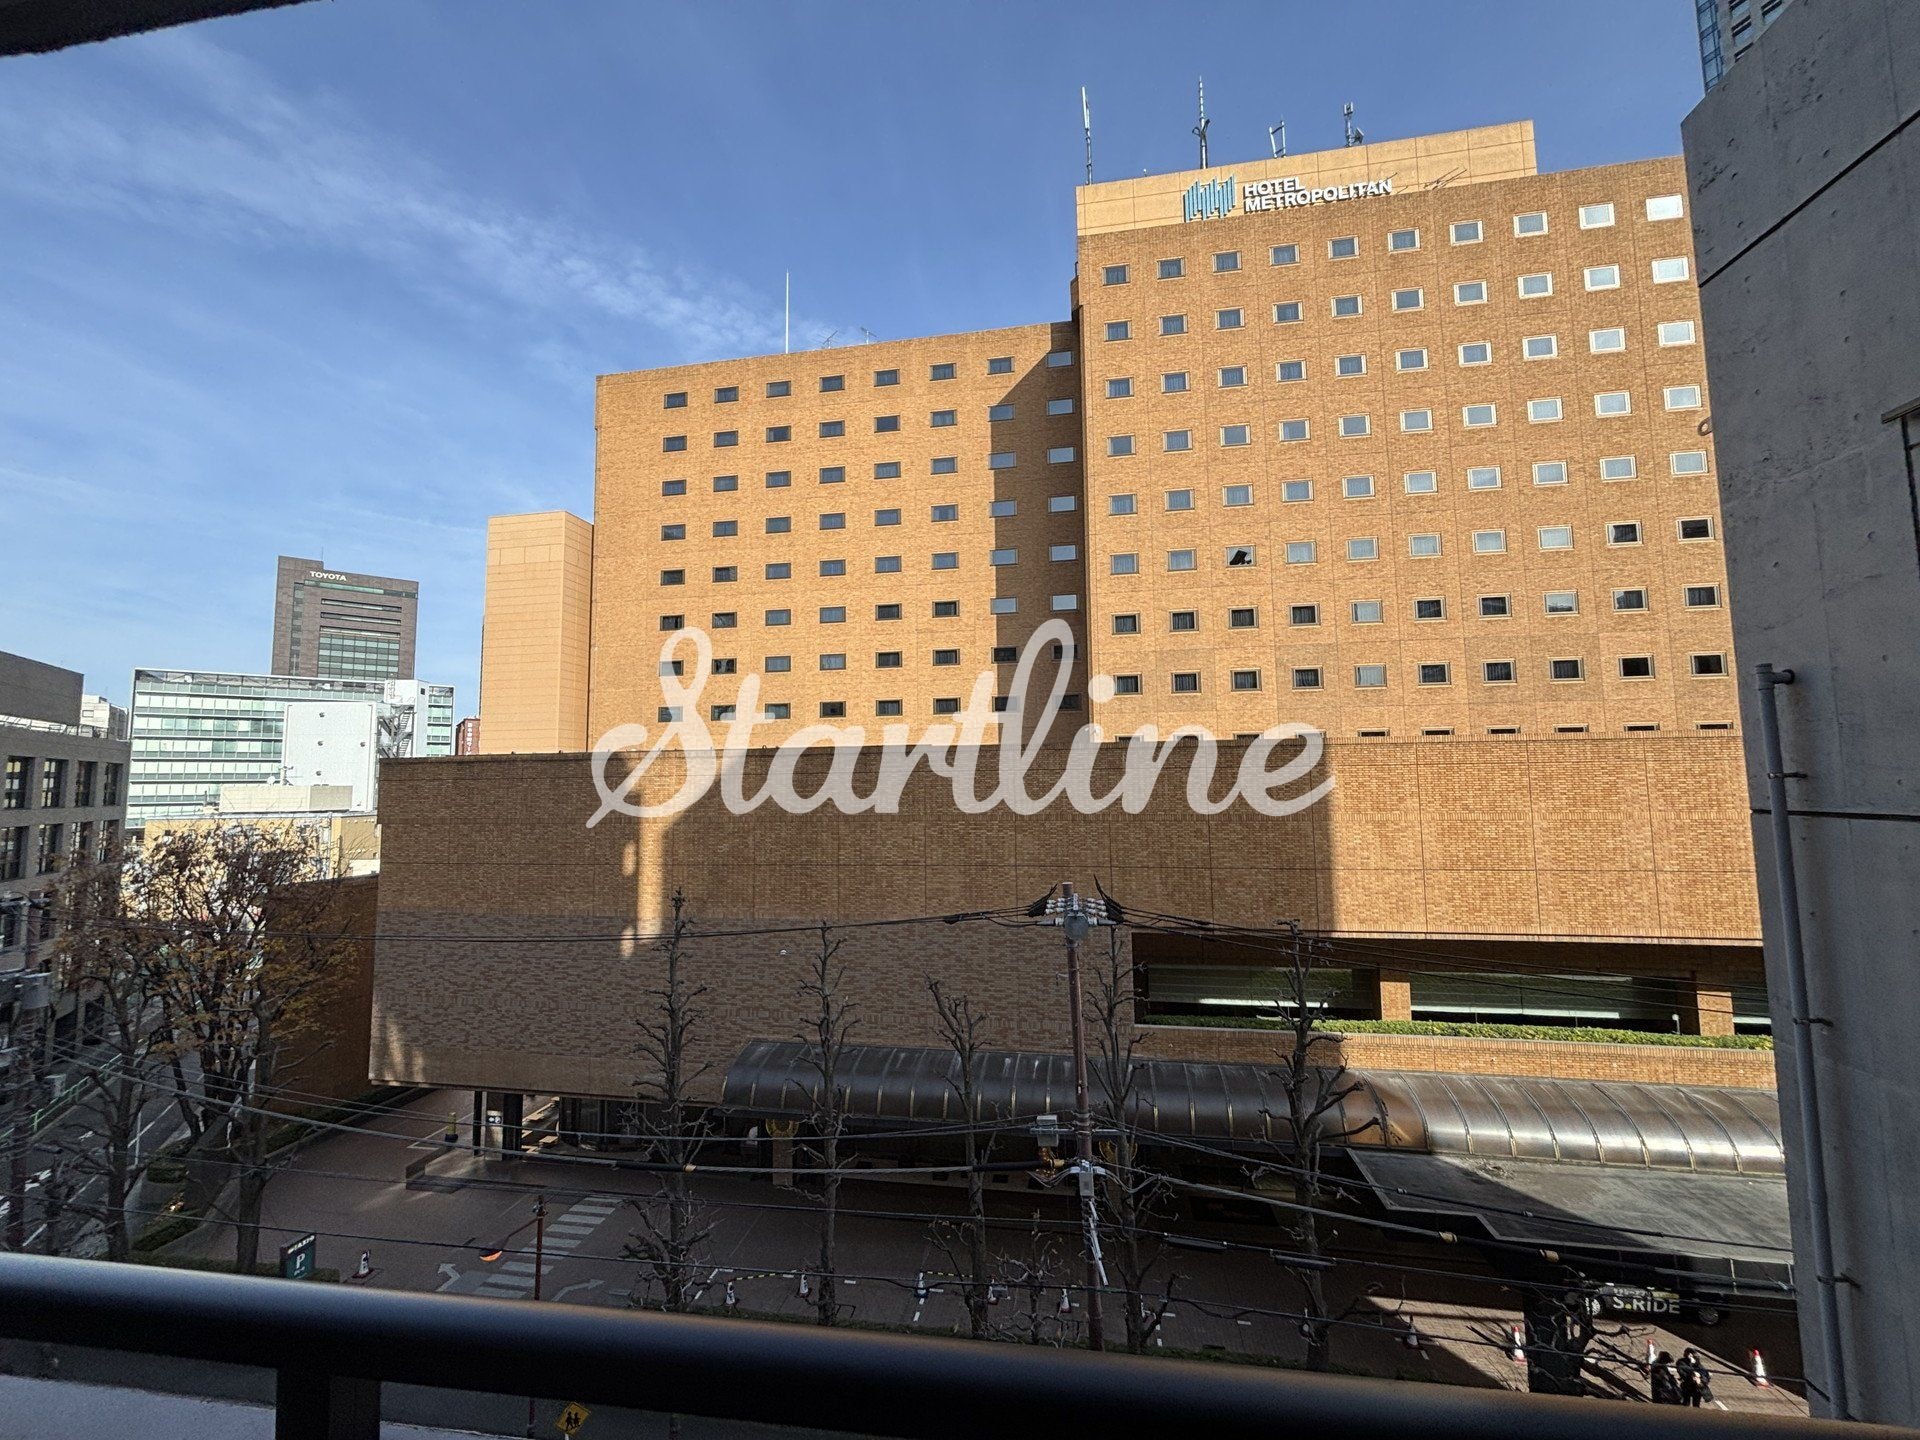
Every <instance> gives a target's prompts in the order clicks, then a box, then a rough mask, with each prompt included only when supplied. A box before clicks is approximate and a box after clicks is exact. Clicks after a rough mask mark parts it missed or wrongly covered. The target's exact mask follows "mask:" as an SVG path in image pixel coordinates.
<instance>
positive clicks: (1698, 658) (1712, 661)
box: [1687, 654, 1727, 675]
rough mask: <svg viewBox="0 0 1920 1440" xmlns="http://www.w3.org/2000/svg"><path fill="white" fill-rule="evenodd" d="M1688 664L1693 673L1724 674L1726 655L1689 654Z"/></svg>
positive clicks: (1725, 671)
mask: <svg viewBox="0 0 1920 1440" xmlns="http://www.w3.org/2000/svg"><path fill="white" fill-rule="evenodd" d="M1687 662H1688V664H1689V665H1690V666H1691V667H1692V669H1693V673H1694V674H1695V675H1724V674H1726V673H1727V657H1726V656H1724V655H1712V654H1708V655H1689V656H1688V657H1687Z"/></svg>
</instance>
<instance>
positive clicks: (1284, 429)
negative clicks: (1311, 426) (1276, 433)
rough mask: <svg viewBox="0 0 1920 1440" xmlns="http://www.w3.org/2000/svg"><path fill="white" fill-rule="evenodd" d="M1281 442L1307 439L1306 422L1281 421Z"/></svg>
mask: <svg viewBox="0 0 1920 1440" xmlns="http://www.w3.org/2000/svg"><path fill="white" fill-rule="evenodd" d="M1280 438H1281V439H1282V440H1304V439H1306V438H1307V422H1306V421H1304V420H1282V421H1281V422H1280Z"/></svg>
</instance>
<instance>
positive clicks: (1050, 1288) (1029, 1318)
mask: <svg viewBox="0 0 1920 1440" xmlns="http://www.w3.org/2000/svg"><path fill="white" fill-rule="evenodd" d="M1068 1258H1069V1257H1068V1255H1067V1251H1066V1246H1065V1245H1064V1244H1063V1243H1062V1242H1061V1239H1060V1237H1059V1236H1058V1235H1054V1234H1050V1233H1048V1232H1047V1230H1045V1229H1044V1228H1043V1227H1042V1226H1041V1223H1040V1212H1039V1211H1037V1210H1036V1211H1035V1212H1034V1214H1033V1226H1032V1228H1031V1229H1030V1230H1029V1231H1028V1234H1027V1245H1026V1248H1025V1250H1024V1251H1021V1252H1018V1253H1009V1254H1002V1255H1000V1256H999V1257H998V1258H997V1260H996V1262H995V1264H996V1266H997V1267H998V1269H999V1270H1000V1272H1001V1273H1002V1274H1003V1275H1005V1276H1006V1282H1005V1284H1004V1285H1003V1286H1002V1289H1003V1290H1004V1291H1005V1293H1006V1297H1007V1310H1006V1313H1005V1315H1004V1317H1003V1318H1002V1319H1000V1320H999V1322H998V1323H997V1324H995V1325H994V1326H993V1328H992V1331H991V1333H992V1335H993V1336H994V1338H995V1339H999V1340H1011V1341H1013V1342H1014V1343H1016V1344H1020V1345H1052V1346H1056V1347H1059V1346H1064V1345H1066V1344H1068V1343H1069V1341H1070V1340H1071V1339H1072V1338H1073V1337H1072V1333H1071V1327H1070V1325H1069V1322H1068V1320H1067V1318H1066V1314H1065V1313H1064V1312H1063V1311H1062V1310H1061V1308H1060V1305H1059V1304H1058V1303H1057V1302H1056V1301H1055V1299H1054V1296H1055V1293H1056V1292H1058V1294H1059V1295H1060V1296H1062V1297H1064V1296H1065V1295H1066V1293H1067V1289H1066V1285H1067V1278H1066V1277H1067V1264H1068Z"/></svg>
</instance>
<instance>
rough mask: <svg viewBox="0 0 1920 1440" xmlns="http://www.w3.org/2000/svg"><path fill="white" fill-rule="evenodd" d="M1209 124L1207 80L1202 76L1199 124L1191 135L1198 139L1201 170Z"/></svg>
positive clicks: (1203, 165)
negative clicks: (1196, 136)
mask: <svg viewBox="0 0 1920 1440" xmlns="http://www.w3.org/2000/svg"><path fill="white" fill-rule="evenodd" d="M1211 123H1212V122H1211V121H1210V120H1208V119H1207V80H1206V77H1205V76H1204V75H1203V76H1201V77H1200V123H1199V124H1198V125H1196V126H1194V127H1193V133H1194V134H1196V135H1198V136H1199V137H1200V168H1201V169H1202V170H1204V169H1206V168H1207V126H1208V125H1210V124H1211Z"/></svg>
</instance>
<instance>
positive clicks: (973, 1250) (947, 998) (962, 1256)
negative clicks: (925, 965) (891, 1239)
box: [927, 977, 993, 1340]
mask: <svg viewBox="0 0 1920 1440" xmlns="http://www.w3.org/2000/svg"><path fill="white" fill-rule="evenodd" d="M927 990H928V993H929V994H931V995H932V996H933V1009H934V1014H935V1016H936V1017H937V1022H938V1024H939V1027H940V1036H941V1038H942V1039H943V1040H945V1041H946V1042H947V1048H948V1049H950V1050H951V1051H953V1058H954V1062H955V1065H956V1072H955V1074H954V1077H953V1079H952V1080H951V1081H950V1082H949V1084H950V1085H951V1086H952V1088H953V1094H954V1099H955V1100H957V1101H958V1102H959V1105H960V1118H961V1122H962V1125H963V1126H964V1128H963V1129H962V1130H961V1132H960V1139H961V1154H962V1155H963V1157H964V1158H965V1160H966V1164H967V1216H966V1219H965V1221H964V1222H960V1223H956V1222H953V1221H948V1220H943V1221H940V1222H938V1223H937V1224H936V1225H935V1227H934V1236H933V1238H934V1243H935V1244H936V1245H938V1246H939V1247H940V1249H941V1251H942V1252H943V1253H944V1254H945V1255H946V1256H947V1258H948V1261H949V1263H951V1264H952V1265H953V1268H954V1269H955V1270H956V1271H957V1272H958V1273H959V1274H960V1275H961V1276H963V1277H964V1279H963V1283H962V1286H961V1291H962V1294H963V1295H964V1296H965V1298H966V1302H967V1332H968V1333H969V1334H970V1335H972V1337H973V1338H974V1339H976V1340H984V1339H985V1338H986V1337H987V1334H988V1332H989V1328H990V1320H991V1309H990V1306H989V1300H988V1295H989V1290H990V1288H991V1286H992V1284H993V1272H992V1266H991V1264H990V1262H989V1260H988V1258H987V1177H986V1175H985V1174H984V1173H983V1172H982V1171H981V1169H980V1167H981V1166H982V1165H983V1164H985V1163H986V1159H987V1155H988V1154H989V1153H990V1152H991V1151H992V1148H993V1137H992V1135H991V1134H989V1135H988V1136H987V1138H986V1141H985V1143H982V1141H981V1138H980V1126H981V1125H982V1123H983V1120H984V1116H983V1115H982V1113H981V1108H980V1057H981V1052H982V1050H983V1049H984V1048H985V1047H984V1038H985V1034H986V1017H985V1016H984V1015H982V1014H980V1013H979V1012H978V1011H977V1010H975V1009H974V1008H973V1002H972V1001H971V1000H969V999H968V998H967V997H966V996H964V995H949V994H947V993H946V992H945V991H944V990H943V989H941V986H940V982H939V981H938V980H935V979H932V978H931V977H929V978H928V980H927Z"/></svg>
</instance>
